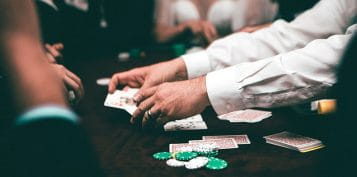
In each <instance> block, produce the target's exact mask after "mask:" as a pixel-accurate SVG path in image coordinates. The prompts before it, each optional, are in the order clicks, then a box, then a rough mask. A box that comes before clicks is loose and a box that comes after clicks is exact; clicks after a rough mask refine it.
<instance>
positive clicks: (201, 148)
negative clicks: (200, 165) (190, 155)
mask: <svg viewBox="0 0 357 177" xmlns="http://www.w3.org/2000/svg"><path fill="white" fill-rule="evenodd" d="M194 151H195V152H197V153H198V155H201V156H206V157H215V156H217V155H218V148H217V146H216V145H215V144H201V145H198V146H196V147H195V148H194Z"/></svg>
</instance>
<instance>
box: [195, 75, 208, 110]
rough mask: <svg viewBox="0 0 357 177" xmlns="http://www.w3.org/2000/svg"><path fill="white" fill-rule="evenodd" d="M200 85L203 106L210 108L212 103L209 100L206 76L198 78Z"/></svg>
mask: <svg viewBox="0 0 357 177" xmlns="http://www.w3.org/2000/svg"><path fill="white" fill-rule="evenodd" d="M195 80H197V82H198V85H199V95H200V96H201V98H202V102H201V103H202V105H204V106H205V107H207V106H210V105H211V104H210V101H209V98H208V93H207V87H206V76H202V77H198V78H197V79H195Z"/></svg>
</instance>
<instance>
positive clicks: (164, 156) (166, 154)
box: [153, 152, 172, 160]
mask: <svg viewBox="0 0 357 177" xmlns="http://www.w3.org/2000/svg"><path fill="white" fill-rule="evenodd" d="M153 157H154V159H157V160H168V159H171V158H172V155H171V153H169V152H158V153H155V154H154V155H153Z"/></svg>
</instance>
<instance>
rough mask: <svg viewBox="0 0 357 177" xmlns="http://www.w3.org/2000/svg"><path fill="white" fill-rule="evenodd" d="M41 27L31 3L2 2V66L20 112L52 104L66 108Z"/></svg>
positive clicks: (0, 22) (0, 28)
mask: <svg viewBox="0 0 357 177" xmlns="http://www.w3.org/2000/svg"><path fill="white" fill-rule="evenodd" d="M17 12H21V13H17ZM37 24H38V23H37V20H36V15H35V12H34V7H33V4H32V2H31V0H21V1H20V0H1V1H0V59H1V60H0V62H1V66H2V67H3V71H4V72H5V73H6V75H8V76H9V79H8V80H9V86H10V87H9V88H11V89H12V91H13V95H14V99H15V103H16V104H18V106H19V108H20V110H19V111H24V110H27V109H30V108H31V107H35V106H38V105H42V104H50V103H52V104H58V105H62V106H65V101H64V96H63V91H62V90H61V88H62V86H61V85H60V82H59V79H58V78H57V76H56V75H55V73H54V72H53V71H52V69H50V67H49V64H48V62H46V61H47V60H46V56H45V54H44V51H43V48H42V45H41V42H40V37H39V29H38V25H37Z"/></svg>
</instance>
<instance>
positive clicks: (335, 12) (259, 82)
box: [182, 0, 357, 114]
mask: <svg viewBox="0 0 357 177" xmlns="http://www.w3.org/2000/svg"><path fill="white" fill-rule="evenodd" d="M356 14H357V0H322V1H320V2H319V3H318V4H317V5H316V6H315V7H313V8H312V9H310V10H308V11H306V12H305V13H303V14H302V15H300V16H299V17H298V18H297V19H295V20H294V21H292V22H291V23H287V22H285V21H283V20H278V21H276V22H275V23H274V24H273V25H272V26H271V27H269V28H266V29H263V30H260V31H257V32H255V33H252V34H249V33H236V34H233V35H230V36H228V37H226V38H223V39H220V40H217V41H215V42H214V43H213V44H212V45H211V46H209V47H208V48H207V49H206V50H204V51H202V52H198V53H194V54H189V55H184V56H182V58H183V60H184V62H185V64H186V67H187V72H188V76H189V78H190V79H191V78H195V77H198V76H203V75H206V74H207V73H208V74H207V76H206V87H207V93H208V97H209V100H210V102H211V105H212V106H213V108H214V109H215V111H216V112H217V113H218V114H224V113H228V112H231V111H235V110H240V109H247V108H252V107H264V108H270V107H276V106H283V105H288V104H293V103H298V102H301V101H306V100H308V99H311V98H313V97H316V96H318V95H320V94H321V93H323V92H324V91H326V90H327V89H328V88H330V87H331V86H332V85H333V84H334V83H335V82H336V75H335V69H336V67H337V65H338V63H339V62H340V58H341V55H342V53H343V51H344V48H345V46H346V44H347V43H348V40H349V39H350V38H351V36H352V33H354V32H356V31H357V25H356Z"/></svg>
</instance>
